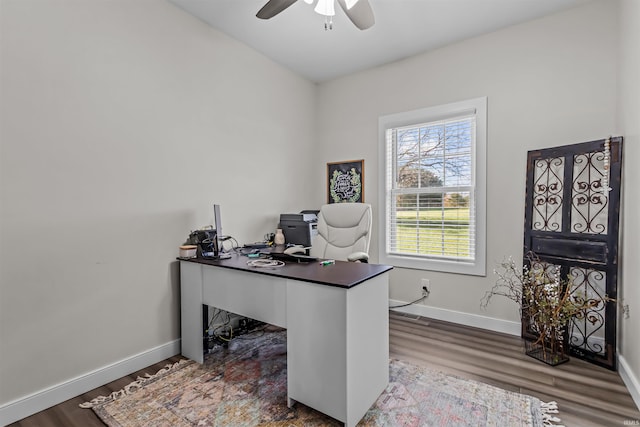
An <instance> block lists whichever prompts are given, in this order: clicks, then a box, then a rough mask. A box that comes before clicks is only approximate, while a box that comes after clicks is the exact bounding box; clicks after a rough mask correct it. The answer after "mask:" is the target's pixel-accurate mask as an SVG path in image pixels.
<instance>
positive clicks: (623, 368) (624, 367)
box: [618, 356, 640, 410]
mask: <svg viewBox="0 0 640 427" xmlns="http://www.w3.org/2000/svg"><path fill="white" fill-rule="evenodd" d="M618 373H620V378H622V381H623V382H624V385H626V386H627V389H628V390H629V394H630V395H631V398H632V399H633V401H634V402H635V404H636V406H637V407H638V409H639V410H640V381H638V377H637V376H636V375H635V374H634V372H633V370H632V369H631V367H630V366H629V364H628V363H627V361H626V359H625V358H624V356H618Z"/></svg>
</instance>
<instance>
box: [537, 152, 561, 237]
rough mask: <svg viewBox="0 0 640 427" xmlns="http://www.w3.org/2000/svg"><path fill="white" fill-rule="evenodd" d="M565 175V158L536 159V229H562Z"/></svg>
mask: <svg viewBox="0 0 640 427" xmlns="http://www.w3.org/2000/svg"><path fill="white" fill-rule="evenodd" d="M563 176H564V158H562V157H556V158H549V159H541V160H536V162H535V175H534V179H535V182H534V184H533V209H534V210H533V229H534V230H539V231H560V230H561V227H562V202H563V198H562V196H563V181H562V178H563Z"/></svg>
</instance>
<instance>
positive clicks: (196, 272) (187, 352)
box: [180, 262, 204, 363]
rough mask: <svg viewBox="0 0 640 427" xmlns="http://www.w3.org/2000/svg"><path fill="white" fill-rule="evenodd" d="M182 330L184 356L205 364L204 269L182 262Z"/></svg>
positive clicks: (197, 265)
mask: <svg viewBox="0 0 640 427" xmlns="http://www.w3.org/2000/svg"><path fill="white" fill-rule="evenodd" d="M180 320H181V322H180V328H181V333H182V343H181V344H182V355H183V356H185V357H188V358H189V359H192V360H195V361H196V362H198V363H202V362H204V348H203V346H202V320H203V309H202V267H201V266H200V265H199V264H195V263H191V262H180Z"/></svg>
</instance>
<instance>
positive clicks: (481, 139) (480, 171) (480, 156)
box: [378, 97, 487, 276]
mask: <svg viewBox="0 0 640 427" xmlns="http://www.w3.org/2000/svg"><path fill="white" fill-rule="evenodd" d="M473 111H475V116H476V125H475V128H476V135H475V146H474V147H472V151H473V154H472V162H473V166H472V170H473V172H472V175H473V181H474V182H473V186H474V190H473V191H474V197H473V199H474V206H473V208H474V209H475V221H476V223H475V231H476V234H475V257H474V260H472V261H469V260H466V261H462V260H450V259H447V260H445V259H438V258H436V257H430V256H426V255H418V256H403V255H397V254H391V253H389V252H388V251H387V242H388V240H389V238H390V234H389V226H390V212H388V208H389V207H388V203H387V200H388V198H389V194H388V192H389V191H390V189H388V188H387V182H388V176H387V173H393V168H392V167H389V165H387V140H386V134H387V130H388V129H395V128H401V127H406V126H412V125H419V124H421V123H430V122H435V121H438V120H444V119H449V118H455V117H457V116H461V115H465V114H467V115H468V114H469V113H470V112H473ZM378 138H379V149H380V151H379V157H378V158H379V169H378V170H379V174H378V175H379V187H378V188H379V212H380V220H379V221H378V224H379V233H380V234H379V240H378V241H379V252H378V254H379V261H380V263H382V264H388V265H393V266H397V267H405V268H412V269H419V270H432V271H442V272H447V273H457V274H468V275H475V276H486V233H487V232H486V230H487V226H486V222H487V221H486V211H487V209H486V198H487V196H486V194H487V191H486V187H487V97H480V98H474V99H470V100H466V101H460V102H453V103H450V104H445V105H439V106H434V107H428V108H422V109H419V110H413V111H407V112H403V113H396V114H390V115H386V116H382V117H380V118H379V119H378Z"/></svg>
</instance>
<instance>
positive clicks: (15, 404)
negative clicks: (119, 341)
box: [0, 339, 180, 426]
mask: <svg viewBox="0 0 640 427" xmlns="http://www.w3.org/2000/svg"><path fill="white" fill-rule="evenodd" d="M179 353H180V340H179V339H177V340H174V341H170V342H168V343H166V344H162V345H160V346H158V347H155V348H152V349H149V350H146V351H143V352H142V353H138V354H136V355H133V356H131V357H127V358H126V359H122V360H120V361H118V362H115V363H112V364H110V365H107V366H104V367H102V368H98V369H96V370H95V371H92V372H88V373H86V374H83V375H80V376H78V377H76V378H72V379H70V380H68V381H65V382H63V383H60V384H57V385H54V386H52V387H49V388H46V389H44V390H40V391H38V392H35V393H33V394H31V395H28V396H25V397H22V398H20V399H16V400H14V401H12V402H9V403H6V404H3V405H1V406H0V425H2V426H4V425H7V424H10V423H13V422H16V421H18V420H21V419H23V418H26V417H28V416H29V415H33V414H35V413H36V412H40V411H42V410H44V409H47V408H50V407H51V406H54V405H57V404H59V403H61V402H64V401H65V400H68V399H71V398H73V397H76V396H78V395H81V394H83V393H86V392H87V391H89V390H93V389H94V388H97V387H100V386H102V385H104V384H107V383H110V382H111V381H115V380H117V379H118V378H122V377H124V376H125V375H129V374H130V373H132V372H135V371H139V370H140V369H143V368H145V367H147V366H149V365H153V364H154V363H158V362H160V361H162V360H164V359H167V358H169V357H172V356H175V355H176V354H179Z"/></svg>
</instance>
